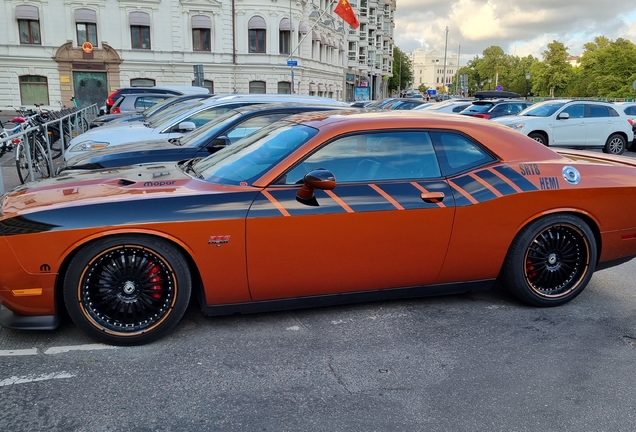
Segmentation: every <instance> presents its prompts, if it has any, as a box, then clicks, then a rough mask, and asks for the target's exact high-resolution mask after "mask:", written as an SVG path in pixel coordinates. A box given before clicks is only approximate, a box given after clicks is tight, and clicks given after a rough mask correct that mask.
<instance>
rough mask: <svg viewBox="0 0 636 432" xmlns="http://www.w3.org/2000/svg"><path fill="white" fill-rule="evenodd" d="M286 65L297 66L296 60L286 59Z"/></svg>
mask: <svg viewBox="0 0 636 432" xmlns="http://www.w3.org/2000/svg"><path fill="white" fill-rule="evenodd" d="M287 66H298V60H287Z"/></svg>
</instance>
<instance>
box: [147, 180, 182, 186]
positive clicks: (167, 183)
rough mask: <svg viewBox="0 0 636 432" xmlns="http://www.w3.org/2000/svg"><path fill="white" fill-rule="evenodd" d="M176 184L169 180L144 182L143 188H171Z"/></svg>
mask: <svg viewBox="0 0 636 432" xmlns="http://www.w3.org/2000/svg"><path fill="white" fill-rule="evenodd" d="M175 183H176V182H175V181H174V180H170V181H155V182H145V183H144V186H145V187H150V186H171V185H173V184H175Z"/></svg>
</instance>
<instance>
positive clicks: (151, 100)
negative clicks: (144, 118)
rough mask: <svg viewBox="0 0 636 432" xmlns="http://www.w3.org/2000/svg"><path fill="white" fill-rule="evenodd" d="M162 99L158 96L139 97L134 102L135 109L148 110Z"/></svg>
mask: <svg viewBox="0 0 636 432" xmlns="http://www.w3.org/2000/svg"><path fill="white" fill-rule="evenodd" d="M163 99H165V98H162V97H158V96H144V97H140V98H137V100H136V101H135V108H137V109H146V108H150V107H151V106H153V105H156V104H157V102H159V101H162V100H163Z"/></svg>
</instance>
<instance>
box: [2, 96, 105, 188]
mask: <svg viewBox="0 0 636 432" xmlns="http://www.w3.org/2000/svg"><path fill="white" fill-rule="evenodd" d="M80 114H81V116H82V117H83V118H84V119H85V120H86V125H88V124H89V122H90V121H91V120H92V119H94V118H95V117H97V115H98V114H99V107H98V106H97V104H93V105H90V106H88V107H86V108H80V109H77V110H74V111H73V112H71V113H69V114H65V115H63V116H62V117H60V118H56V119H54V120H50V121H47V122H45V123H41V124H39V125H37V126H32V127H29V128H26V129H22V128H20V129H19V131H18V132H16V133H13V134H12V135H9V136H8V137H6V138H0V145H2V144H4V143H5V142H9V141H13V140H16V139H21V140H22V141H23V143H24V146H25V151H26V155H27V163H28V169H29V178H30V179H31V181H35V175H34V173H33V161H32V160H31V152H30V144H29V135H30V134H31V133H33V132H35V131H37V130H38V129H40V128H42V127H43V128H44V140H45V142H46V150H47V156H48V161H47V162H48V165H49V171H50V173H51V177H55V176H56V172H55V166H54V164H53V157H52V155H51V142H50V137H49V133H48V132H49V130H48V129H49V125H51V124H54V123H57V124H58V125H59V128H60V140H61V145H62V156H61V157H62V158H64V155H65V154H66V145H67V143H66V140H65V138H64V129H63V124H64V122H65V121H66V122H67V123H68V126H69V130H70V131H73V130H74V129H77V127H78V125H77V121H78V120H77V119H78V117H79V116H80ZM71 118H72V121H71ZM15 129H17V128H14V130H15ZM80 130H81V132H79V131H78V132H79V133H78V135H80V134H81V133H84V132H86V130H84V123H83V122H81V128H80ZM72 138H73V137H69V139H72ZM4 192H5V190H4V179H3V175H2V166H1V165H0V193H4Z"/></svg>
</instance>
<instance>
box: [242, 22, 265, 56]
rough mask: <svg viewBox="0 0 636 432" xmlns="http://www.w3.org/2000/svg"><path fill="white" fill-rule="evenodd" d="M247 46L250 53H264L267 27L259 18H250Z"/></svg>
mask: <svg viewBox="0 0 636 432" xmlns="http://www.w3.org/2000/svg"><path fill="white" fill-rule="evenodd" d="M247 27H248V44H249V52H250V53H265V48H266V45H265V40H266V38H265V36H266V33H267V25H266V24H265V20H264V19H263V18H262V17H260V16H255V17H252V18H250V20H249V22H248V24H247Z"/></svg>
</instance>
